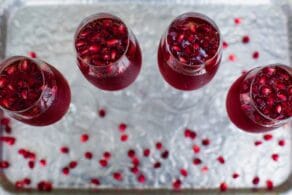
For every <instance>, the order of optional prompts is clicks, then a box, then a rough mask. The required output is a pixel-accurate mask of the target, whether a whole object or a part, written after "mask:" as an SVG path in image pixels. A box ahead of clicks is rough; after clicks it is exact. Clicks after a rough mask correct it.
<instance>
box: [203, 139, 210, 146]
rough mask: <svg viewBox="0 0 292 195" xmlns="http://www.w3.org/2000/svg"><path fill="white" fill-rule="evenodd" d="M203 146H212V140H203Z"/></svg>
mask: <svg viewBox="0 0 292 195" xmlns="http://www.w3.org/2000/svg"><path fill="white" fill-rule="evenodd" d="M202 145H203V146H208V145H210V140H209V139H203V140H202Z"/></svg>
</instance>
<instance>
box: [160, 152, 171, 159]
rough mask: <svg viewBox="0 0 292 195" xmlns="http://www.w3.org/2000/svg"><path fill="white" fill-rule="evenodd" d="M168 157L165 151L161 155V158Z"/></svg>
mask: <svg viewBox="0 0 292 195" xmlns="http://www.w3.org/2000/svg"><path fill="white" fill-rule="evenodd" d="M168 155H169V152H168V150H165V151H164V152H162V153H161V158H164V159H167V158H168Z"/></svg>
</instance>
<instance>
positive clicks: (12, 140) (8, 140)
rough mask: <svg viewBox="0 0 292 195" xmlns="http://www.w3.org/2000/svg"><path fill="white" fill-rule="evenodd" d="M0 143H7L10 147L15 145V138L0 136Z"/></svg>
mask: <svg viewBox="0 0 292 195" xmlns="http://www.w3.org/2000/svg"><path fill="white" fill-rule="evenodd" d="M0 141H1V142H5V143H7V144H8V145H14V144H15V141H16V139H15V137H10V136H0Z"/></svg>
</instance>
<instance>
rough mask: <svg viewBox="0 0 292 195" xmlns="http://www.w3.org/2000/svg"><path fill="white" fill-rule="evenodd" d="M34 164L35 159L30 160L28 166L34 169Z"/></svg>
mask: <svg viewBox="0 0 292 195" xmlns="http://www.w3.org/2000/svg"><path fill="white" fill-rule="evenodd" d="M34 165H35V163H34V161H28V167H29V168H30V169H33V168H34Z"/></svg>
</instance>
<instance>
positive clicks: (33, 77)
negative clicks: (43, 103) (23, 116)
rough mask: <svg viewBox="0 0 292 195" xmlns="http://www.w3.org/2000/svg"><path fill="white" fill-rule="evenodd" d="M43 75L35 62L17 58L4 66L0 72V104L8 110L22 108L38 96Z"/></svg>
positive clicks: (26, 106) (28, 105) (34, 100)
mask: <svg viewBox="0 0 292 195" xmlns="http://www.w3.org/2000/svg"><path fill="white" fill-rule="evenodd" d="M42 87H43V77H42V73H41V71H40V69H39V68H38V67H37V65H36V63H34V62H33V61H31V60H27V59H25V60H17V61H15V62H13V63H11V64H9V65H8V66H6V67H5V68H4V69H3V70H2V71H1V74H0V97H1V98H0V99H1V100H0V105H1V106H2V107H3V108H6V109H8V110H12V111H16V110H23V109H25V108H28V107H30V106H32V105H33V104H34V103H35V102H36V101H37V100H38V98H39V97H40V95H41V93H42Z"/></svg>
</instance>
